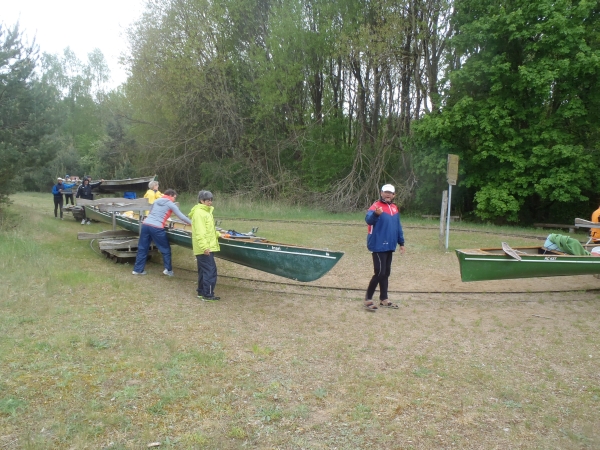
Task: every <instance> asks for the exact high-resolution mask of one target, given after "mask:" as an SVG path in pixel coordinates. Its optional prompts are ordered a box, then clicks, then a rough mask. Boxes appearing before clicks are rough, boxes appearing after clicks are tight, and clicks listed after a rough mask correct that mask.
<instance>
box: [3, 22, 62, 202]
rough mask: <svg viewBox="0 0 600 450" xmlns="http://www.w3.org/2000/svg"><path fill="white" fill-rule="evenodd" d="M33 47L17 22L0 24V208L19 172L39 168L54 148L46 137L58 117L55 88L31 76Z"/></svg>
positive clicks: (51, 155)
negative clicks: (24, 36)
mask: <svg viewBox="0 0 600 450" xmlns="http://www.w3.org/2000/svg"><path fill="white" fill-rule="evenodd" d="M36 61H37V49H36V48H35V47H34V46H28V45H27V44H26V43H24V41H23V37H22V35H21V32H20V31H19V27H18V25H15V26H14V27H13V28H12V29H7V28H6V27H5V26H3V25H0V98H1V101H0V207H1V206H2V204H3V203H6V198H7V195H8V194H10V193H11V192H13V191H14V187H15V184H14V180H15V179H16V178H17V176H18V173H19V171H21V170H24V169H27V168H32V167H39V166H41V165H43V164H44V163H45V162H46V161H48V160H50V159H51V158H52V157H53V156H54V154H55V153H56V151H57V147H56V146H55V145H54V144H53V142H52V141H51V140H50V139H49V136H50V134H51V133H52V132H53V131H54V129H55V126H56V122H57V120H58V117H57V111H56V105H57V102H56V101H57V91H56V90H55V89H53V88H52V87H51V86H48V85H47V84H45V83H43V82H40V81H38V80H36V79H35V77H34V70H35V67H36Z"/></svg>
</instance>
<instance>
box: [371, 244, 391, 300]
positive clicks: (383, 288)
mask: <svg viewBox="0 0 600 450" xmlns="http://www.w3.org/2000/svg"><path fill="white" fill-rule="evenodd" d="M393 254H394V252H391V251H390V252H373V271H374V274H373V277H372V278H371V281H370V282H369V287H368V288H367V296H366V297H365V298H366V299H367V300H371V299H373V294H374V293H375V289H376V288H377V285H379V300H387V299H388V280H389V278H390V273H391V272H392V255H393Z"/></svg>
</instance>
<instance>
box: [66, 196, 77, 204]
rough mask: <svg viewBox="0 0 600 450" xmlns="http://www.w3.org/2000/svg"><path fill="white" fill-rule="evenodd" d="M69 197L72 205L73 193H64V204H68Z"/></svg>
mask: <svg viewBox="0 0 600 450" xmlns="http://www.w3.org/2000/svg"><path fill="white" fill-rule="evenodd" d="M69 199H71V205H74V204H75V202H74V201H73V194H65V204H66V205H68V204H69Z"/></svg>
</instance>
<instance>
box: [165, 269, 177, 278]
mask: <svg viewBox="0 0 600 450" xmlns="http://www.w3.org/2000/svg"><path fill="white" fill-rule="evenodd" d="M163 274H164V275H167V276H169V277H172V276H173V275H175V274H174V273H173V271H172V270H167V269H165V270H163Z"/></svg>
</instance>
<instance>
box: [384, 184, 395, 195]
mask: <svg viewBox="0 0 600 450" xmlns="http://www.w3.org/2000/svg"><path fill="white" fill-rule="evenodd" d="M381 192H391V193H392V194H395V193H396V189H395V188H394V186H392V185H391V184H384V185H383V186H382V187H381Z"/></svg>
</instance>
